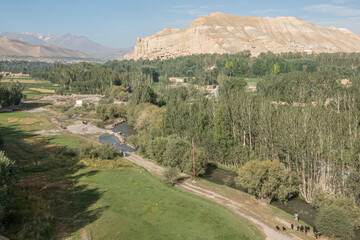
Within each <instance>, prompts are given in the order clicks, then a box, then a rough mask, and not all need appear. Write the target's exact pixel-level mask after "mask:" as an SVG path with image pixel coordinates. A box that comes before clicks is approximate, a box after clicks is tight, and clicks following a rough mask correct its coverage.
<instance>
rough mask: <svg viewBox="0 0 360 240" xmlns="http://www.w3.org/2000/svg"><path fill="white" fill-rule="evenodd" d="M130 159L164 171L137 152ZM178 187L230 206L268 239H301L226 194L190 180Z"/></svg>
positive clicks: (129, 155)
mask: <svg viewBox="0 0 360 240" xmlns="http://www.w3.org/2000/svg"><path fill="white" fill-rule="evenodd" d="M126 158H127V159H128V160H130V161H131V162H133V163H136V164H137V165H140V166H142V167H144V168H145V169H147V170H148V171H149V172H151V173H153V174H156V175H162V173H163V172H164V170H165V169H164V168H163V167H161V166H158V165H156V164H155V163H152V162H149V161H147V160H145V159H143V158H142V157H140V156H138V155H136V154H135V153H128V156H127V157H126ZM176 186H177V187H179V188H181V189H183V190H185V191H187V192H190V193H192V194H196V195H198V196H200V197H203V198H206V199H209V200H211V201H213V202H216V203H218V204H221V205H222V206H224V207H226V208H228V209H229V210H231V211H233V212H234V213H236V214H237V215H239V216H241V217H243V218H245V219H246V220H248V221H249V222H251V223H252V224H254V225H255V226H256V227H258V228H259V229H260V230H261V231H262V232H263V234H264V235H265V237H266V239H267V240H293V239H301V238H299V237H297V236H295V235H293V234H289V235H288V234H283V233H282V232H279V231H276V230H275V229H273V228H271V227H269V226H268V225H267V224H265V223H264V222H262V221H261V220H260V219H261V216H259V217H253V216H250V215H249V214H248V213H247V210H246V206H245V205H244V204H241V203H240V202H237V201H235V200H232V199H230V198H227V197H225V196H222V195H221V194H218V193H215V192H213V191H211V190H209V189H206V188H204V187H200V186H196V185H195V184H194V183H192V182H191V181H189V180H186V181H183V182H181V183H180V184H177V185H176Z"/></svg>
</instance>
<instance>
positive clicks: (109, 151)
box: [96, 144, 117, 159]
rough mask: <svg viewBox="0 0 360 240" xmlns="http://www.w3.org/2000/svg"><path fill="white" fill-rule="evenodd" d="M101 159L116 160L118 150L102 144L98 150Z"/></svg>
mask: <svg viewBox="0 0 360 240" xmlns="http://www.w3.org/2000/svg"><path fill="white" fill-rule="evenodd" d="M96 151H97V153H98V155H99V157H100V158H101V159H114V158H115V157H116V156H117V152H116V150H115V149H114V148H113V147H111V146H110V145H109V144H102V145H100V146H98V147H97V148H96Z"/></svg>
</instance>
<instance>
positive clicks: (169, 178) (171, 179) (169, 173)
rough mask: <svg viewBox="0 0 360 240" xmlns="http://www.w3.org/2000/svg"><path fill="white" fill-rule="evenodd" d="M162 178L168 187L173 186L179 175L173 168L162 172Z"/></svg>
mask: <svg viewBox="0 0 360 240" xmlns="http://www.w3.org/2000/svg"><path fill="white" fill-rule="evenodd" d="M163 176H164V181H165V182H166V183H167V184H169V185H170V186H174V184H175V183H176V181H177V179H178V176H179V174H178V172H177V171H176V169H175V168H169V169H166V170H165V171H164V173H163Z"/></svg>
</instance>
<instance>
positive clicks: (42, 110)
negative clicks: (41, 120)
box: [26, 107, 47, 113]
mask: <svg viewBox="0 0 360 240" xmlns="http://www.w3.org/2000/svg"><path fill="white" fill-rule="evenodd" d="M44 111H47V109H46V108H43V107H39V108H34V109H31V110H27V111H26V112H29V113H39V112H44Z"/></svg>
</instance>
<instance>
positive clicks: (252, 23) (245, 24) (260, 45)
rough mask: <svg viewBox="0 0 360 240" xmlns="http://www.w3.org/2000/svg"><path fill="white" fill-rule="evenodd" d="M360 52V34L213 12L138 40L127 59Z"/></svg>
mask: <svg viewBox="0 0 360 240" xmlns="http://www.w3.org/2000/svg"><path fill="white" fill-rule="evenodd" d="M244 50H249V51H250V52H251V54H252V55H254V56H257V55H259V54H260V53H262V52H268V51H271V52H274V53H281V52H304V51H307V52H311V51H312V52H315V53H319V52H330V53H331V52H360V35H357V34H355V33H352V32H350V31H349V30H347V29H344V28H335V27H329V28H325V27H321V26H317V25H315V24H312V23H309V22H306V21H304V20H302V19H299V18H296V17H276V18H260V17H252V16H248V17H241V16H236V15H228V14H224V13H212V14H210V15H208V16H201V17H199V18H197V19H196V20H195V21H194V22H193V23H192V24H190V25H189V26H188V27H187V28H186V29H177V28H166V29H164V30H162V31H160V32H158V33H156V34H154V35H151V36H148V37H145V38H143V39H139V38H138V40H137V43H136V46H135V48H134V50H133V51H131V52H130V53H128V54H127V55H125V59H139V58H144V59H154V58H161V59H167V58H174V57H179V56H186V55H191V54H200V53H210V54H211V53H220V54H221V53H236V52H242V51H244Z"/></svg>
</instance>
